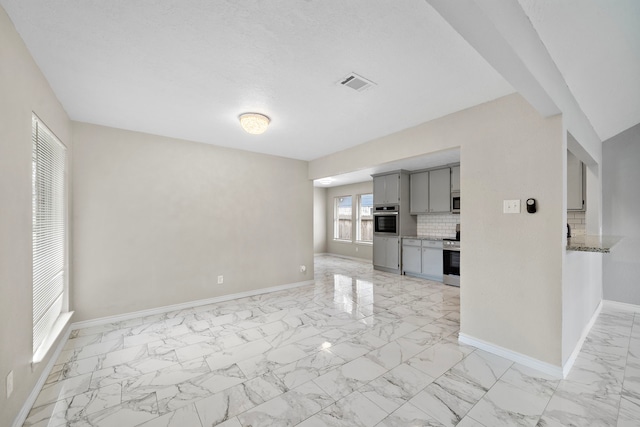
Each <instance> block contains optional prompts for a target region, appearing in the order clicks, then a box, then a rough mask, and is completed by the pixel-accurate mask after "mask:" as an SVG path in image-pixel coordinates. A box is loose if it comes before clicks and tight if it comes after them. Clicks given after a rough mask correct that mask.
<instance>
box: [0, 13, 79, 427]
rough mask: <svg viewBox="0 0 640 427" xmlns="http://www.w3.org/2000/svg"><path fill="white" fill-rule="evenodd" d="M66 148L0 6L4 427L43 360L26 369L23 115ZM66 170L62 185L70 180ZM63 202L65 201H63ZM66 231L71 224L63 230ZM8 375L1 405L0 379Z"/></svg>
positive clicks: (67, 131)
mask: <svg viewBox="0 0 640 427" xmlns="http://www.w3.org/2000/svg"><path fill="white" fill-rule="evenodd" d="M32 112H35V113H36V114H37V115H38V116H39V117H40V119H42V120H43V121H44V123H45V124H46V125H47V126H48V127H49V128H50V129H51V130H52V131H53V132H54V133H55V134H56V135H57V136H58V138H59V139H60V140H61V141H62V142H63V143H64V144H66V146H67V154H68V159H69V162H71V160H72V159H73V145H72V141H71V123H70V122H69V118H68V117H67V114H66V113H65V111H64V109H63V108H62V106H61V105H60V103H59V102H58V100H57V99H56V97H55V95H54V93H53V91H52V90H51V88H50V87H49V84H48V82H47V81H46V79H45V78H44V76H43V75H42V73H41V72H40V70H39V69H38V66H37V65H36V64H35V62H34V61H33V59H32V58H31V55H30V54H29V52H28V51H27V49H26V47H25V46H24V43H23V42H22V39H21V38H20V36H19V35H18V33H17V32H16V30H15V28H14V27H13V24H12V23H11V21H10V20H9V18H8V16H7V15H6V13H5V11H4V9H2V8H1V7H0V200H2V204H1V205H0V384H2V386H1V387H0V391H1V392H0V425H2V426H9V425H11V423H12V422H13V420H14V418H15V417H16V415H17V414H18V412H19V411H20V408H21V407H22V405H23V403H24V401H25V400H26V399H27V396H28V395H29V393H30V392H31V390H32V388H33V386H34V385H35V383H36V382H37V380H38V378H39V377H40V374H41V373H42V370H43V368H44V366H45V365H46V364H47V363H48V362H49V358H50V356H51V353H52V351H50V352H49V353H50V354H49V355H48V356H47V357H46V358H45V359H44V360H43V361H42V362H41V363H40V364H39V365H38V366H36V367H35V370H34V371H33V372H32V370H31V360H32V356H33V352H32V337H33V317H32V316H33V314H32V313H33V291H32V283H33V281H32V248H31V243H32V242H31V226H32V224H31V150H32V142H31V113H32ZM70 169H71V167H70V166H69V174H68V179H70V177H71V173H70ZM69 203H71V198H70V197H69ZM69 228H71V224H69ZM11 370H13V372H14V391H13V394H12V395H11V397H10V398H9V399H7V395H6V393H5V378H6V376H7V374H8V373H9V371H11Z"/></svg>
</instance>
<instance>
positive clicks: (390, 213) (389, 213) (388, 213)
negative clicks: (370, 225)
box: [373, 212, 398, 216]
mask: <svg viewBox="0 0 640 427" xmlns="http://www.w3.org/2000/svg"><path fill="white" fill-rule="evenodd" d="M373 215H374V216H379V215H398V212H374V213H373Z"/></svg>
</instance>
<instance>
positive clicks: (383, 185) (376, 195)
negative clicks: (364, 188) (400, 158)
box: [373, 173, 400, 205]
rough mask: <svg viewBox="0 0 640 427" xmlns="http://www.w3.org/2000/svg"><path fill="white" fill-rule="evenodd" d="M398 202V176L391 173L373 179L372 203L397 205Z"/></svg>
mask: <svg viewBox="0 0 640 427" xmlns="http://www.w3.org/2000/svg"><path fill="white" fill-rule="evenodd" d="M399 202H400V174H398V173H393V174H389V175H381V176H376V177H374V178H373V203H374V204H376V205H381V204H397V203H399Z"/></svg>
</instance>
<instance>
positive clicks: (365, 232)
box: [356, 194, 373, 243]
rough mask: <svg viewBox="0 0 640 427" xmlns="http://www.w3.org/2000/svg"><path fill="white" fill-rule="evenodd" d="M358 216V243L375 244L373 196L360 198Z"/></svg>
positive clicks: (364, 195)
mask: <svg viewBox="0 0 640 427" xmlns="http://www.w3.org/2000/svg"><path fill="white" fill-rule="evenodd" d="M357 213H358V216H357V218H356V222H357V230H356V233H357V234H356V240H357V241H358V242H367V243H372V242H373V194H360V195H359V196H358V211H357Z"/></svg>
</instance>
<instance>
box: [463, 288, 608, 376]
mask: <svg viewBox="0 0 640 427" xmlns="http://www.w3.org/2000/svg"><path fill="white" fill-rule="evenodd" d="M601 310H602V301H601V302H600V304H598V307H597V308H596V309H595V311H594V312H593V315H592V316H591V319H590V320H589V322H588V323H587V325H586V326H585V327H584V329H583V330H582V335H581V336H580V339H579V340H578V342H577V343H576V346H575V347H574V349H573V351H572V352H571V356H569V358H568V359H567V361H566V362H565V363H564V364H563V365H562V366H556V365H552V364H550V363H547V362H543V361H541V360H538V359H534V358H533V357H530V356H527V355H524V354H522V353H518V352H517V351H513V350H509V349H506V348H504V347H500V346H498V345H495V344H492V343H489V342H486V341H483V340H480V339H477V338H473V337H470V336H468V335H465V334H462V333H460V334H459V336H458V340H459V341H460V342H461V343H463V344H468V345H471V346H474V347H477V348H479V349H481V350H484V351H488V352H489V353H493V354H496V355H498V356H501V357H504V358H505V359H509V360H511V361H513V362H516V363H519V364H521V365H524V366H528V367H529V368H533V369H536V370H538V371H541V372H544V373H546V374H547V375H551V376H552V377H554V378H558V379H564V378H566V377H567V375H568V374H569V371H570V370H571V368H572V367H573V364H574V363H575V362H576V359H577V358H578V355H579V354H580V350H582V344H584V340H585V339H586V338H587V335H589V331H590V330H591V328H592V327H593V325H594V323H595V322H596V320H597V319H598V315H600V311H601Z"/></svg>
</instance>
